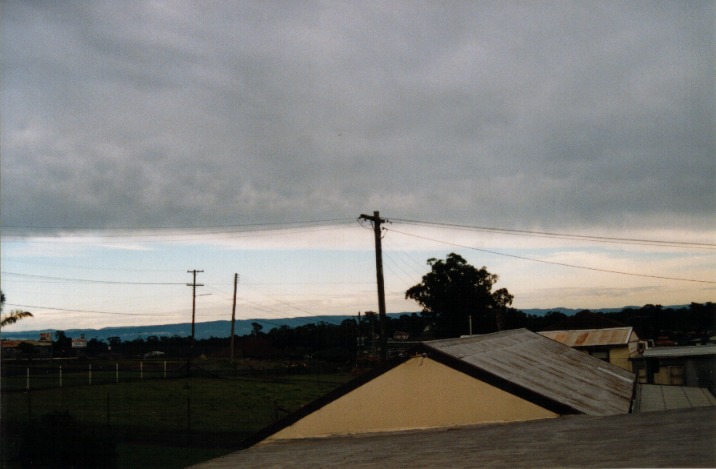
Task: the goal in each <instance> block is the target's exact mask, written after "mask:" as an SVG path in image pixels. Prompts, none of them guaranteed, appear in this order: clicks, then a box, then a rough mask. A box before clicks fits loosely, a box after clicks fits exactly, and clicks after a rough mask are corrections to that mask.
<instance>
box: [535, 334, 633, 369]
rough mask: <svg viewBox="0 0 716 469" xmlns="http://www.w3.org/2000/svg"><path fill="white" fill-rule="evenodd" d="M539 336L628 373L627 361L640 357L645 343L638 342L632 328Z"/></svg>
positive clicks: (630, 367)
mask: <svg viewBox="0 0 716 469" xmlns="http://www.w3.org/2000/svg"><path fill="white" fill-rule="evenodd" d="M539 334H540V335H542V336H544V337H547V338H548V339H552V340H556V341H557V342H559V343H562V344H564V345H567V346H569V347H572V348H575V349H577V350H581V351H583V352H587V353H588V354H590V355H593V356H594V357H596V358H599V359H601V360H605V361H608V362H609V363H611V364H612V365H616V366H619V367H621V368H624V369H625V370H629V371H632V365H631V362H630V361H629V359H630V358H634V357H638V356H640V354H641V352H643V350H644V349H645V348H646V343H645V342H643V341H640V340H639V337H638V336H637V335H636V332H634V329H633V328H632V327H610V328H605V329H575V330H557V331H542V332H540V333H539Z"/></svg>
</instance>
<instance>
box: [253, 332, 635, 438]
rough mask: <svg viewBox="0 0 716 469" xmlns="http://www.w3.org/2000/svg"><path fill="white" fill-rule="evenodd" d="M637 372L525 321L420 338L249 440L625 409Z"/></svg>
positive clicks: (616, 412) (522, 419) (622, 411)
mask: <svg viewBox="0 0 716 469" xmlns="http://www.w3.org/2000/svg"><path fill="white" fill-rule="evenodd" d="M633 386H634V375H633V374H632V373H630V372H627V371H625V370H623V369H621V368H619V367H616V366H613V365H611V364H609V363H606V362H603V361H601V360H599V359H596V358H594V357H591V356H589V355H587V354H584V353H582V352H578V351H576V350H574V349H572V348H570V347H567V346H565V345H562V344H560V343H558V342H555V341H553V340H550V339H547V338H545V337H542V336H540V335H539V334H535V333H533V332H530V331H528V330H526V329H516V330H511V331H504V332H498V333H494V334H486V335H479V336H469V337H464V338H459V339H447V340H436V341H430V342H424V343H422V344H419V345H417V346H416V347H414V348H413V349H411V350H410V351H409V352H408V353H406V354H405V356H403V357H399V358H398V359H396V360H394V361H392V362H389V363H388V364H386V366H384V367H382V368H379V369H377V370H374V371H373V372H370V373H367V374H365V375H363V376H360V377H358V378H356V379H355V380H353V381H351V382H349V383H347V384H345V385H344V386H341V387H339V388H337V389H336V390H334V391H332V392H330V393H329V394H327V395H325V396H323V397H322V398H319V399H318V400H316V401H314V402H312V403H310V404H308V405H307V406H305V407H303V408H302V409H299V410H298V411H296V412H294V413H293V414H290V415H288V416H287V417H286V418H284V419H283V420H281V421H279V422H277V423H276V424H275V425H273V426H271V427H269V428H267V429H265V430H263V431H262V432H259V433H258V434H257V435H255V436H254V437H253V438H251V439H249V440H248V441H247V442H246V443H247V445H251V444H254V443H258V442H260V441H264V440H267V441H270V440H284V439H296V438H308V437H320V436H329V435H344V434H356V433H372V432H389V431H400V430H414V429H421V428H441V427H453V426H462V425H473V424H480V423H489V422H513V421H526V420H535V419H545V418H554V417H558V416H560V415H568V414H588V415H614V414H626V413H628V412H629V409H630V405H631V399H632V394H633Z"/></svg>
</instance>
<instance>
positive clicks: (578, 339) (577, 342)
mask: <svg viewBox="0 0 716 469" xmlns="http://www.w3.org/2000/svg"><path fill="white" fill-rule="evenodd" d="M632 333H633V330H632V328H631V327H612V328H609V329H584V330H572V331H542V332H539V334H540V335H542V336H544V337H547V338H548V339H552V340H556V341H557V342H559V343H561V344H564V345H568V346H570V347H596V346H600V345H627V344H628V343H629V341H630V340H632Z"/></svg>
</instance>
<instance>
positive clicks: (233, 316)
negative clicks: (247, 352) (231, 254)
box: [231, 274, 239, 363]
mask: <svg viewBox="0 0 716 469" xmlns="http://www.w3.org/2000/svg"><path fill="white" fill-rule="evenodd" d="M238 285H239V274H234V306H233V307H232V308H231V363H234V323H235V322H236V288H237V287H238Z"/></svg>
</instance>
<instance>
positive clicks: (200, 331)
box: [2, 305, 688, 342]
mask: <svg viewBox="0 0 716 469" xmlns="http://www.w3.org/2000/svg"><path fill="white" fill-rule="evenodd" d="M687 307H688V306H687V305H679V306H665V307H664V308H674V309H680V308H687ZM625 308H637V309H638V308H640V307H639V306H625V307H624V308H601V309H590V311H592V312H595V313H615V312H619V311H622V310H623V309H625ZM582 310H583V308H582V309H574V308H549V309H523V310H521V311H522V312H523V313H525V314H528V315H533V316H544V315H545V314H547V313H549V312H551V311H558V312H560V313H563V314H566V315H567V316H572V315H574V314H576V313H577V312H579V311H582ZM412 313H413V312H403V313H389V314H388V316H390V317H392V318H397V317H399V316H401V315H403V314H412ZM353 318H355V315H350V316H349V315H344V316H308V317H298V318H284V319H271V320H267V319H262V318H256V319H242V320H237V321H236V323H235V327H234V333H235V334H236V335H238V336H242V335H247V334H250V333H251V331H252V330H253V326H252V323H258V324H260V325H261V326H263V329H262V330H263V331H264V332H268V331H270V330H271V329H273V328H275V327H280V326H288V327H291V328H294V327H298V326H305V325H306V324H315V323H318V322H326V323H329V324H336V325H338V324H340V323H341V322H342V321H344V320H346V319H353ZM40 332H51V333H53V336H54V333H55V329H43V330H35V331H21V332H12V331H3V332H2V338H3V339H33V340H37V339H38V338H39V337H40ZM65 334H66V335H67V337H80V336H82V335H84V337H85V338H86V339H87V340H91V339H97V340H107V338H109V337H119V338H120V340H122V341H123V342H125V341H130V340H134V339H139V338H143V339H145V338H147V337H149V336H156V337H173V336H179V337H189V336H190V335H191V323H181V324H162V325H157V326H131V327H105V328H102V329H66V330H65ZM194 335H195V337H196V339H197V340H201V339H209V338H211V337H229V336H230V335H231V321H210V322H198V323H196V324H195V327H194Z"/></svg>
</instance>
